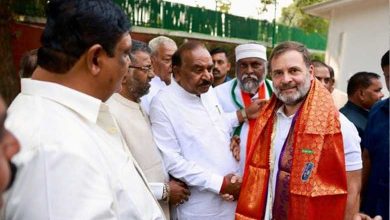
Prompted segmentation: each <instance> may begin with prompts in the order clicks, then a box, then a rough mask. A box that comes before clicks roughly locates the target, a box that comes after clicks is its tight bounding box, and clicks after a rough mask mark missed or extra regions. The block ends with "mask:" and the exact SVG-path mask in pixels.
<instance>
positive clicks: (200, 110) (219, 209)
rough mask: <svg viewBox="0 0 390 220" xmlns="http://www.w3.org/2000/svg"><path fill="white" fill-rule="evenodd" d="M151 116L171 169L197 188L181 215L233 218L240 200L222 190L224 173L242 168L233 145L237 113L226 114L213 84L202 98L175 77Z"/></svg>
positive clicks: (164, 90)
mask: <svg viewBox="0 0 390 220" xmlns="http://www.w3.org/2000/svg"><path fill="white" fill-rule="evenodd" d="M150 120H151V122H152V130H153V134H154V138H155V140H156V143H157V146H158V148H159V149H160V151H161V153H162V155H163V160H164V164H165V166H166V169H167V171H168V173H170V174H171V175H172V176H174V177H176V178H179V179H181V180H183V181H184V182H186V183H187V185H188V186H189V188H190V191H191V196H190V198H189V201H188V202H185V203H184V204H182V205H180V206H178V210H177V211H178V218H179V219H224V220H226V219H233V218H234V212H235V208H236V202H226V201H224V200H223V199H222V198H221V197H220V195H219V191H220V189H221V186H222V182H223V177H224V176H225V175H227V174H229V173H235V172H237V171H238V163H237V162H236V161H235V159H234V158H233V156H232V153H231V151H230V149H229V144H230V137H229V127H231V126H232V124H234V123H235V124H237V116H236V113H235V112H234V114H227V115H225V114H224V113H223V111H222V108H221V107H220V106H219V104H218V101H217V98H216V96H215V94H214V91H213V90H212V88H210V89H209V91H208V92H207V93H204V94H202V95H201V96H200V97H198V96H196V95H193V94H190V93H188V92H187V91H185V90H184V89H183V88H182V87H180V86H179V85H178V84H177V83H176V82H175V81H174V80H172V83H171V84H170V85H169V86H167V87H165V88H164V89H162V90H161V91H160V92H159V94H158V95H157V96H155V98H154V99H153V101H152V103H151V108H150ZM229 123H230V124H229Z"/></svg>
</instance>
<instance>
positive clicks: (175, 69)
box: [172, 66, 181, 82]
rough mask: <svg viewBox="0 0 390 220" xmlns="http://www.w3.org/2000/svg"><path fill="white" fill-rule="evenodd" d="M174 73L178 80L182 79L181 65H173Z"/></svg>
mask: <svg viewBox="0 0 390 220" xmlns="http://www.w3.org/2000/svg"><path fill="white" fill-rule="evenodd" d="M172 74H173V77H174V78H175V79H176V81H177V82H179V81H180V78H181V76H180V67H179V66H172Z"/></svg>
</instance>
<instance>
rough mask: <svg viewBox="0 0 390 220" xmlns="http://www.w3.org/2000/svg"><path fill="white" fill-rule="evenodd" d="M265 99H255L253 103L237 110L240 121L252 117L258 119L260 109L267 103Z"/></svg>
mask: <svg viewBox="0 0 390 220" xmlns="http://www.w3.org/2000/svg"><path fill="white" fill-rule="evenodd" d="M267 101H268V100H265V99H255V100H253V101H252V103H251V104H250V105H249V106H248V107H246V108H244V109H240V110H237V112H236V114H237V118H238V121H239V122H240V123H242V122H245V121H247V120H250V119H256V118H257V117H258V116H259V113H260V109H261V108H262V107H263V106H264V105H265V104H266V103H267Z"/></svg>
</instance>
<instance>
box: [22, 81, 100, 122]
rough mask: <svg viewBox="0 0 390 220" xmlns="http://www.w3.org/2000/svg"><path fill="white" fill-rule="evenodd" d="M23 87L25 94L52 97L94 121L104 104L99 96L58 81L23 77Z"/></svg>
mask: <svg viewBox="0 0 390 220" xmlns="http://www.w3.org/2000/svg"><path fill="white" fill-rule="evenodd" d="M21 87H22V91H21V93H23V94H26V95H36V96H40V97H44V98H47V99H51V100H53V101H55V102H57V103H59V104H61V105H64V106H66V107H68V108H70V109H72V110H73V111H75V112H77V113H78V114H80V115H81V116H82V117H84V118H86V119H87V120H89V121H92V122H94V123H96V121H97V117H98V114H99V110H100V108H101V106H102V104H104V103H102V101H101V100H99V99H97V98H94V97H92V96H89V95H87V94H85V93H81V92H79V91H77V90H74V89H71V88H68V87H66V86H63V85H60V84H58V83H52V82H46V81H40V80H33V79H22V81H21ZM48 91H50V92H48Z"/></svg>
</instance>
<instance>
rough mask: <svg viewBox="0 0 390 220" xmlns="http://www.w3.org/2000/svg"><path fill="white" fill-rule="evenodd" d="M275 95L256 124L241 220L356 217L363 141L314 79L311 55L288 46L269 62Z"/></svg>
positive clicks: (297, 46)
mask: <svg viewBox="0 0 390 220" xmlns="http://www.w3.org/2000/svg"><path fill="white" fill-rule="evenodd" d="M269 62H270V63H269V71H270V74H271V78H272V81H273V87H274V93H275V94H274V95H273V96H272V98H271V100H270V101H269V103H267V104H266V105H265V106H264V108H263V109H262V112H261V114H260V116H259V118H258V119H257V121H256V125H255V128H254V135H253V137H252V141H251V143H252V146H251V148H250V149H251V150H250V152H249V155H248V159H247V163H246V166H245V172H244V177H243V183H242V187H241V194H240V197H239V200H238V206H237V210H236V219H300V220H301V219H352V216H353V215H354V214H355V213H357V212H358V208H359V193H360V188H361V168H362V161H361V152H360V146H359V143H360V138H359V136H358V133H357V130H356V128H355V127H354V126H353V124H352V123H351V122H349V121H348V120H347V119H346V117H345V116H343V115H342V114H340V113H339V112H338V110H337V108H336V107H335V105H334V104H333V101H332V97H331V95H330V93H329V92H328V91H327V90H326V89H325V87H323V86H322V85H321V83H319V82H318V81H317V80H315V79H314V78H313V66H312V65H311V63H310V58H309V52H308V51H307V49H306V48H305V47H304V46H303V45H302V44H299V43H295V42H284V43H281V44H280V45H278V46H277V47H275V49H274V50H273V52H272V53H271V56H270V59H269Z"/></svg>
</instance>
